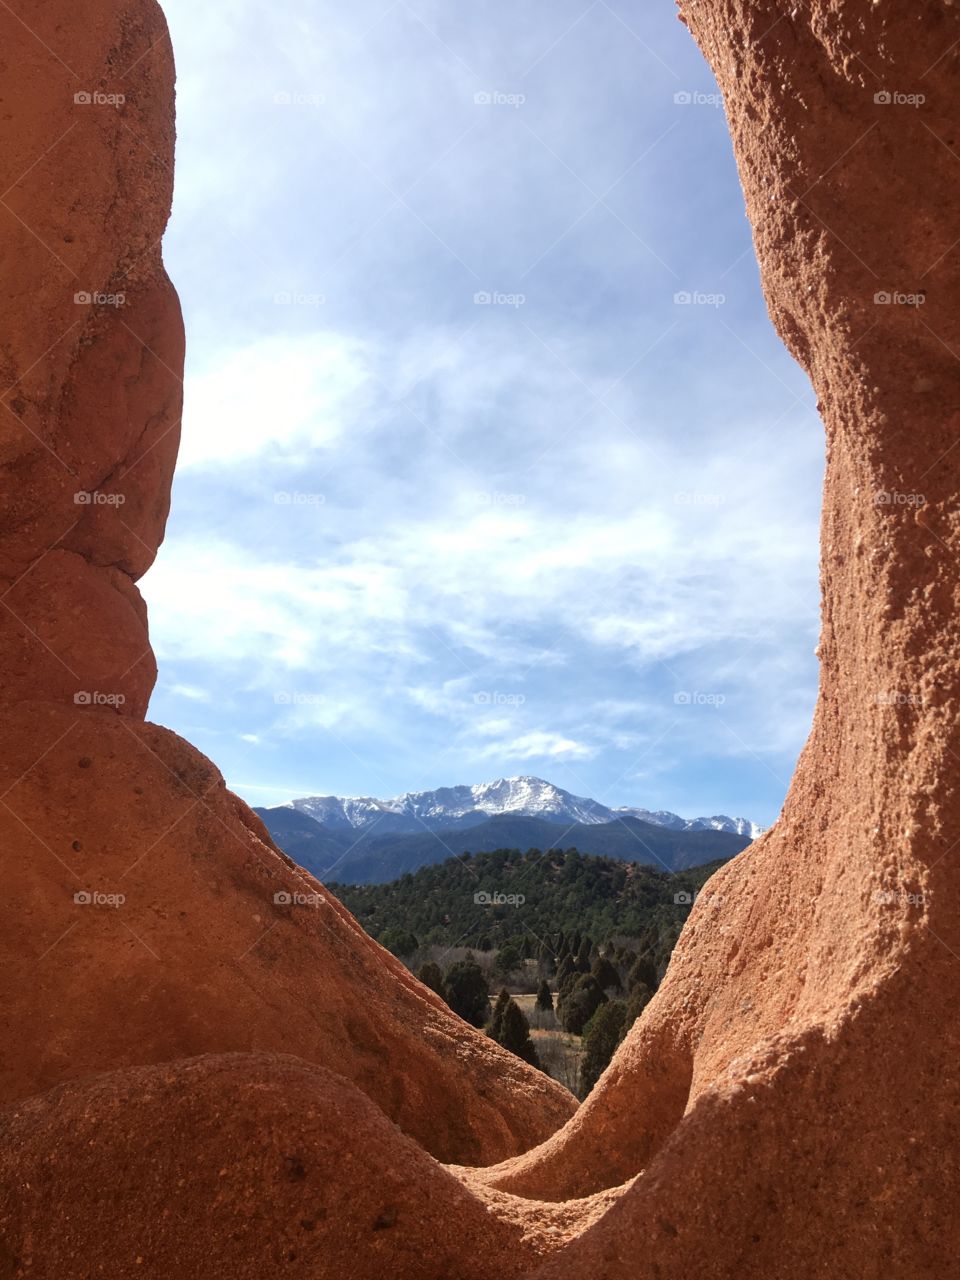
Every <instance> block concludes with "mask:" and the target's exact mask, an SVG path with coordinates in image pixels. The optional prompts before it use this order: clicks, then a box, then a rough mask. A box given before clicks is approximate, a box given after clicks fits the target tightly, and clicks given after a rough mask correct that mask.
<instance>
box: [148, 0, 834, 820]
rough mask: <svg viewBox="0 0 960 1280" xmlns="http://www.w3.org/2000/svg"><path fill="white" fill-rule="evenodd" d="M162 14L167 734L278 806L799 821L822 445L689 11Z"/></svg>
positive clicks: (619, 0) (161, 645) (564, 4)
mask: <svg viewBox="0 0 960 1280" xmlns="http://www.w3.org/2000/svg"><path fill="white" fill-rule="evenodd" d="M165 8H166V11H167V15H168V18H169V21H170V25H171V29H172V33H173V39H174V47H175V50H176V54H177V61H178V69H179V91H178V110H179V150H178V178H177V192H176V200H175V209H174V217H173V220H172V223H171V227H170V231H169V233H168V236H167V240H166V251H165V252H166V260H167V265H168V269H169V271H170V274H171V276H172V277H173V279H174V281H175V283H176V285H177V287H178V289H179V291H180V294H181V297H182V299H183V305H184V312H185V317H186V324H187V334H188V363H187V378H186V409H185V415H184V434H183V445H182V452H181V462H180V466H179V470H178V473H177V477H176V481H175V485H174V502H173V512H172V515H171V519H170V523H169V526H168V533H167V540H166V542H165V544H164V546H163V548H162V550H161V554H160V556H159V558H158V561H157V564H156V566H155V567H154V568H153V569H152V570H151V572H150V573H149V574H148V575H147V577H146V578H145V579H144V582H143V590H144V594H145V596H146V598H147V600H148V603H149V605H150V609H151V630H152V635H153V639H154V644H155V647H156V650H157V654H158V658H159V661H160V679H159V682H158V686H157V690H156V693H155V695H154V698H153V703H152V706H151V717H152V718H153V719H155V720H157V721H159V722H161V723H163V724H167V725H170V726H171V727H172V728H174V729H176V730H177V731H178V732H180V733H182V734H184V735H185V736H186V737H188V738H190V739H191V740H192V741H193V742H195V743H197V744H198V745H199V746H200V747H201V748H202V749H203V750H205V751H206V752H208V753H209V754H210V755H211V756H212V757H213V758H214V759H215V760H216V761H217V763H218V764H219V765H220V767H221V768H222V769H223V771H224V773H225V775H226V777H227V779H228V781H229V783H230V785H231V786H233V787H234V788H235V789H236V790H237V791H238V792H239V793H240V794H241V795H243V796H244V797H245V798H246V799H247V800H249V801H251V802H252V803H255V804H272V803H280V802H282V801H284V800H287V799H290V798H292V797H294V796H298V795H305V794H317V793H336V794H353V795H356V794H370V795H392V794H397V793H399V792H402V791H406V790H419V789H425V788H430V787H434V786H439V785H445V784H453V783H459V782H474V781H484V780H487V779H490V778H494V777H497V776H501V775H510V774H517V773H532V774H538V775H541V776H544V777H547V778H549V779H550V780H551V781H553V782H556V783H557V784H559V785H560V786H564V787H566V788H567V789H569V790H572V791H574V792H578V793H580V794H588V795H592V796H595V797H597V798H598V799H600V800H603V801H604V802H605V803H608V804H636V805H644V806H647V807H650V808H660V807H664V808H670V809H674V810H676V811H678V812H680V813H682V814H685V815H691V816H692V815H695V814H701V813H713V812H718V811H723V812H728V813H736V814H744V815H746V816H749V817H751V818H753V819H754V820H756V821H760V822H764V823H766V822H770V821H772V820H773V818H774V817H775V816H776V814H777V812H778V810H779V807H780V804H781V802H782V800H783V796H784V793H785V790H786V785H787V782H788V781H789V777H790V774H791V771H792V769H793V765H794V762H795V759H796V756H797V753H798V751H799V749H800V747H801V745H802V742H803V739H804V737H805V735H806V733H807V730H808V727H809V722H810V715H811V710H812V706H813V699H814V693H815V685H816V662H815V659H814V656H813V649H814V646H815V644H816V636H817V630H818V596H817V566H816V556H817V521H818V508H819V499H820V484H821V479H822V436H821V429H820V426H819V422H818V420H817V416H816V412H815V406H814V397H813V394H812V392H811V390H810V388H809V385H808V383H807V380H806V378H805V377H804V375H803V374H802V373H801V372H800V370H799V369H798V368H797V367H796V366H795V365H794V363H793V362H792V361H791V359H790V358H789V357H788V355H787V354H786V352H785V351H784V349H783V347H782V346H781V344H780V342H779V340H778V339H777V338H776V336H775V334H774V333H773V331H772V329H771V326H770V323H769V320H768V318H767V315H766V310H765V307H764V304H763V299H762V295H761V292H760V287H759V280H758V274H757V269H756V264H755V262H754V258H753V253H752V247H751V241H750V234H749V226H748V223H747V221H746V218H745V215H744V210H743V201H742V196H741V192H740V188H739V183H738V180H737V175H736V170H735V167H734V164H733V159H732V154H731V148H730V143H729V139H728V136H727V132H726V126H725V121H724V116H723V111H722V109H721V108H720V107H719V105H718V99H717V96H716V86H715V83H714V81H713V79H712V76H711V74H710V72H709V69H708V68H707V66H706V64H705V63H704V62H703V60H702V58H701V57H700V55H699V53H698V51H697V49H696V48H695V46H694V44H693V43H692V41H691V40H690V37H689V36H688V34H687V32H686V30H685V29H684V28H683V27H682V26H681V24H680V23H679V22H678V21H677V20H676V17H675V14H674V9H673V5H672V4H671V3H670V0H658V3H657V4H654V5H649V6H643V7H642V9H641V7H639V6H635V5H627V4H626V3H625V2H624V0H616V2H611V3H605V2H604V0H598V2H597V3H594V4H592V5H589V6H588V7H584V4H583V3H582V0H576V2H574V0H549V2H548V0H521V2H520V3H515V4H507V3H506V2H505V0H477V3H474V4H472V5H470V6H459V5H458V6H450V5H446V4H441V3H439V2H434V0H401V2H399V3H390V2H389V0H356V2H355V3H353V4H352V5H350V6H349V7H345V6H341V5H333V4H330V3H326V2H325V0H274V2H273V3H272V4H270V5H266V4H263V3H262V2H258V3H252V2H249V0H238V2H237V3H235V4H233V5H231V7H230V13H229V18H227V19H225V18H224V17H223V11H222V10H219V11H216V10H215V9H214V7H203V6H198V5H196V4H195V3H190V4H188V3H187V2H186V0H166V4H165ZM685 298H686V299H688V300H686V301H685V300H684V299H685Z"/></svg>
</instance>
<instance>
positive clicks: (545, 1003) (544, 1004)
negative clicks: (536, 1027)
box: [537, 979, 553, 1013]
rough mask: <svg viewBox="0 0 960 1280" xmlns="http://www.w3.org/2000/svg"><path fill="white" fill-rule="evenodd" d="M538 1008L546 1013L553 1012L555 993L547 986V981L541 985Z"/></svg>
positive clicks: (538, 993)
mask: <svg viewBox="0 0 960 1280" xmlns="http://www.w3.org/2000/svg"><path fill="white" fill-rule="evenodd" d="M537 1008H538V1009H542V1010H543V1012H544V1013H552V1012H553V993H552V992H551V990H550V988H549V987H548V986H547V983H546V979H544V981H543V982H541V983H540V988H539V990H538V991H537Z"/></svg>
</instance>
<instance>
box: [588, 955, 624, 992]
mask: <svg viewBox="0 0 960 1280" xmlns="http://www.w3.org/2000/svg"><path fill="white" fill-rule="evenodd" d="M590 972H591V973H592V974H593V976H594V977H595V978H596V980H597V981H598V982H599V983H600V986H601V988H602V989H603V990H604V991H619V990H620V989H621V985H620V975H619V973H617V971H616V969H615V968H614V967H613V965H612V964H611V963H610V961H609V960H606V959H597V960H594V962H593V968H592V969H591V970H590Z"/></svg>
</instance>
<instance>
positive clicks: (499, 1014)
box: [487, 987, 510, 1042]
mask: <svg viewBox="0 0 960 1280" xmlns="http://www.w3.org/2000/svg"><path fill="white" fill-rule="evenodd" d="M509 1003H510V992H509V991H508V990H507V988H506V987H503V988H502V990H501V992H500V994H499V995H498V996H497V1002H496V1004H495V1005H494V1006H493V1017H492V1018H491V1019H490V1023H489V1025H488V1027H487V1035H488V1036H490V1037H491V1039H493V1040H496V1041H498V1042H499V1040H500V1037H501V1035H502V1034H503V1015H504V1013H505V1012H506V1009H507V1005H508V1004H509Z"/></svg>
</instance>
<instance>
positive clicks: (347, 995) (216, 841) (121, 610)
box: [0, 0, 575, 1274]
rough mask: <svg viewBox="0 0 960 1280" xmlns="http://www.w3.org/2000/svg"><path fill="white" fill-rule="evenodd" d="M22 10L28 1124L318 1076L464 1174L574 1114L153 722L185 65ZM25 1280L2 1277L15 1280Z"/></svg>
mask: <svg viewBox="0 0 960 1280" xmlns="http://www.w3.org/2000/svg"><path fill="white" fill-rule="evenodd" d="M17 9H18V6H13V7H11V6H4V7H3V8H2V9H0V40H2V49H3V59H4V62H5V71H4V83H3V89H2V111H0V261H2V264H3V273H2V282H0V289H2V291H3V296H4V304H5V305H4V309H5V315H6V318H7V323H6V325H5V328H4V334H3V337H2V339H0V376H2V379H3V389H4V390H3V395H2V397H0V400H2V408H0V465H2V480H0V483H2V489H3V514H2V516H0V605H2V608H0V708H2V715H3V730H4V732H3V743H2V746H0V847H2V849H3V856H4V875H3V880H4V893H3V895H2V901H0V922H2V931H0V937H2V942H0V953H2V967H0V986H2V996H3V998H2V1015H0V1017H2V1021H3V1031H4V1042H5V1045H6V1049H5V1052H4V1055H3V1064H2V1068H0V1102H3V1103H7V1102H12V1101H15V1100H19V1099H22V1098H25V1097H27V1096H28V1095H31V1094H35V1093H38V1092H40V1091H42V1090H45V1089H49V1088H51V1087H53V1086H54V1085H57V1084H60V1083H61V1082H63V1081H66V1080H71V1079H76V1078H78V1077H82V1076H85V1075H89V1074H91V1073H94V1072H102V1071H107V1070H113V1069H116V1068H123V1067H128V1066H133V1065H136V1064H148V1063H156V1062H161V1061H169V1060H173V1059H177V1058H181V1057H186V1056H192V1055H196V1054H203V1053H221V1052H224V1051H249V1050H258V1051H262V1052H280V1053H290V1054H295V1055H298V1056H299V1057H302V1058H304V1059H305V1060H307V1061H309V1062H310V1063H313V1064H320V1065H321V1066H324V1067H326V1068H328V1069H329V1070H331V1071H334V1072H336V1073H338V1074H339V1076H340V1077H346V1078H347V1079H349V1080H350V1081H351V1083H352V1084H353V1085H355V1086H357V1087H358V1088H360V1089H361V1090H363V1091H364V1092H365V1093H367V1094H368V1095H369V1097H371V1098H372V1099H374V1101H375V1102H376V1103H377V1105H378V1106H379V1107H380V1108H381V1109H382V1111H383V1113H384V1115H385V1116H386V1117H388V1119H389V1120H392V1121H394V1122H395V1123H397V1124H398V1125H400V1126H401V1128H403V1129H404V1131H405V1132H406V1133H408V1134H410V1135H412V1136H413V1137H414V1138H416V1139H417V1140H418V1141H419V1142H421V1143H422V1144H423V1146H424V1148H425V1149H426V1150H427V1151H429V1152H431V1153H432V1154H433V1155H434V1156H436V1157H439V1158H442V1159H448V1160H458V1161H464V1162H467V1163H487V1162H489V1161H491V1160H494V1159H498V1158H502V1157H503V1156H505V1155H507V1154H516V1153H518V1152H520V1151H522V1150H524V1149H525V1148H527V1147H529V1146H531V1145H533V1144H535V1143H537V1142H539V1141H541V1140H542V1139H543V1138H545V1137H546V1136H548V1135H549V1134H550V1133H551V1132H552V1131H553V1130H554V1129H556V1128H557V1127H558V1126H559V1125H560V1124H562V1123H563V1122H564V1121H565V1120H566V1119H567V1118H568V1117H569V1116H570V1114H571V1113H572V1111H573V1110H574V1106H575V1103H574V1100H573V1098H572V1097H571V1096H570V1094H569V1093H568V1092H567V1091H566V1090H565V1089H563V1088H562V1087H561V1086H559V1085H557V1084H556V1083H555V1082H553V1081H551V1080H549V1079H548V1078H547V1077H545V1076H543V1075H542V1074H541V1073H539V1072H535V1071H533V1070H532V1069H530V1068H528V1067H527V1066H525V1065H524V1064H523V1063H520V1062H519V1061H518V1059H516V1058H515V1057H514V1056H513V1055H511V1054H508V1053H506V1052H501V1051H498V1050H495V1049H494V1050H492V1049H491V1046H490V1045H489V1042H488V1041H487V1039H486V1037H485V1036H483V1035H482V1034H481V1033H479V1032H476V1031H474V1030H473V1029H472V1028H470V1027H468V1026H467V1025H466V1024H465V1023H463V1022H462V1021H461V1020H460V1019H459V1018H457V1017H455V1016H454V1015H453V1014H452V1013H451V1012H450V1010H449V1009H448V1008H447V1007H446V1006H445V1005H444V1004H443V1002H442V1001H440V1000H439V999H438V998H437V997H436V996H434V995H433V993H432V992H430V991H427V990H426V989H425V988H424V987H422V986H420V984H419V983H417V982H415V981H414V980H413V979H412V978H411V977H410V975H409V974H408V973H407V971H406V970H405V969H404V968H403V966H402V965H400V964H399V962H398V961H396V960H394V958H393V957H392V956H390V955H388V954H387V953H386V952H385V951H383V950H382V949H381V948H380V947H378V946H376V944H374V943H372V942H371V940H370V939H369V938H367V937H366V935H365V934H364V933H363V932H362V930H361V929H360V928H359V927H358V926H357V924H356V923H355V921H354V920H353V919H352V917H351V916H349V914H348V913H347V912H346V911H344V910H343V909H342V908H341V907H340V906H339V904H338V903H337V902H336V901H335V900H334V899H332V898H330V896H329V895H327V894H325V893H324V892H323V890H322V888H321V886H320V885H318V884H317V883H316V882H315V881H313V880H312V879H311V878H310V877H309V876H307V875H306V874H305V873H303V872H301V871H300V870H299V869H298V868H296V867H294V866H293V864H292V863H291V862H290V861H289V859H287V858H285V857H284V856H283V855H281V854H280V853H279V852H278V851H277V850H276V849H275V847H274V846H273V845H272V843H271V841H270V838H269V836H268V835H267V833H266V831H265V829H264V828H263V827H262V825H261V824H260V822H259V820H258V819H257V818H256V817H255V816H254V815H253V814H252V813H251V812H250V810H249V809H248V808H247V807H246V806H245V805H244V804H243V803H242V802H241V801H239V800H238V799H237V798H236V797H235V796H232V795H230V793H229V792H227V791H226V789H225V787H224V784H223V779H222V778H221V776H220V774H219V773H218V771H217V770H216V768H215V767H214V766H213V765H212V764H211V763H210V761H208V760H207V759H205V758H204V757H203V756H202V755H201V754H200V753H199V752H197V751H195V750H194V749H193V748H192V747H190V746H189V745H188V744H187V743H185V742H183V741H182V740H181V739H179V738H178V737H176V735H174V734H172V733H169V732H168V731H166V730H164V729H159V728H156V727H154V726H150V725H144V724H143V723H142V718H143V713H144V711H145V708H146V703H147V699H148V697H149V695H150V691H151V689H152V687H153V681H154V676H155V663H154V658H153V653H152V651H151V649H150V644H149V639H148V635H147V625H146V612H145V608H144V605H143V601H142V600H141V598H140V595H139V592H138V590H137V587H136V585H135V584H136V579H137V578H138V577H140V575H141V574H142V573H143V572H144V571H145V570H146V569H147V567H148V566H149V565H150V563H151V561H152V560H153V557H154V555H155V553H156V550H157V547H158V545H159V543H160V540H161V538H162V536H163V528H164V521H165V519H166V515H167V509H168V504H169V488H170V480H171V476H172V472H173V465H174V460H175V457H176V450H177V441H178V435H179V416H180V402H181V375H182V368H183V330H182V323H181V320H180V312H179V306H178V303H177V299H176V295H175V293H174V291H173V289H172V287H171V285H170V283H169V281H168V280H167V277H166V275H165V272H164V269H163V265H162V262H161V257H160V237H161V235H162V233H163V229H164V227H165V225H166V221H167V217H168V214H169V209H170V199H171V190H172V169H173V138H174V129H173V60H172V55H171V51H170V45H169V39H168V36H167V32H166V26H165V23H164V20H163V16H162V14H161V12H160V10H159V8H158V7H157V5H156V4H154V3H152V0H106V2H102V0H101V2H100V3H97V4H82V5H80V6H67V5H63V4H50V5H45V6H42V7H41V8H40V10H39V11H34V10H32V9H31V10H28V8H27V7H26V6H23V5H21V6H19V10H20V11H17ZM0 1274H2V1268H0Z"/></svg>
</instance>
